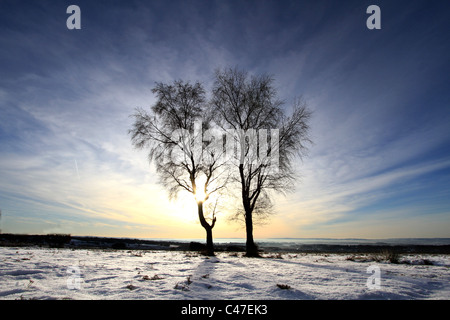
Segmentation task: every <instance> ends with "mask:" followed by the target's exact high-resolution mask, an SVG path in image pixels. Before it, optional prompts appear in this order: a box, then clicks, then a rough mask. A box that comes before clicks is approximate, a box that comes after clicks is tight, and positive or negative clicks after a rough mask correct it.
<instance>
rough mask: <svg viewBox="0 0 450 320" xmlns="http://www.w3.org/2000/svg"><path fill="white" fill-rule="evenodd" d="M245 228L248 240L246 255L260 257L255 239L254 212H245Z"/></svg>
mask: <svg viewBox="0 0 450 320" xmlns="http://www.w3.org/2000/svg"><path fill="white" fill-rule="evenodd" d="M245 230H246V232H247V242H246V246H245V247H246V254H245V255H246V256H247V257H259V254H258V247H257V246H256V244H255V242H254V241H253V220H252V213H251V212H246V214H245Z"/></svg>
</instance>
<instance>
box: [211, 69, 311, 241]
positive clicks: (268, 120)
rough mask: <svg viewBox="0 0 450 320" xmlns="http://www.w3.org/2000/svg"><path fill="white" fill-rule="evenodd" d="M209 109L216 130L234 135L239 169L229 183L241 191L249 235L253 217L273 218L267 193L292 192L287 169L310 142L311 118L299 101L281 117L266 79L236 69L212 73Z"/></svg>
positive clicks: (278, 103)
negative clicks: (268, 216) (237, 185)
mask: <svg viewBox="0 0 450 320" xmlns="http://www.w3.org/2000/svg"><path fill="white" fill-rule="evenodd" d="M211 103H212V106H213V109H214V111H213V112H214V114H215V115H216V116H215V121H216V123H217V125H218V126H220V127H221V128H222V129H224V130H227V131H228V132H230V129H231V131H234V132H235V134H234V135H231V137H232V139H234V141H235V142H236V143H237V145H238V148H239V149H240V150H239V151H240V152H238V153H237V154H236V156H235V158H236V160H238V161H239V166H238V168H237V169H236V170H235V173H234V178H233V179H232V180H233V181H235V182H238V184H239V186H240V191H241V196H242V204H243V208H244V210H243V211H241V213H242V214H244V215H245V221H246V224H247V233H248V232H249V231H251V230H252V228H251V226H250V228H249V226H248V224H249V223H250V224H251V223H252V214H256V215H259V214H262V215H266V214H267V213H269V212H272V208H273V205H272V202H271V197H270V192H272V191H274V192H281V193H285V192H287V191H290V190H292V189H293V187H294V185H295V170H294V168H293V166H292V163H293V160H294V158H295V157H299V158H302V156H304V155H305V154H306V151H307V145H308V143H310V142H311V140H310V139H309V136H308V131H309V124H308V122H309V119H310V117H311V112H310V111H309V110H308V108H307V106H306V104H305V103H304V101H303V100H302V99H298V100H297V101H295V103H294V106H293V108H292V109H293V110H292V114H291V115H289V116H286V115H285V112H284V109H283V104H284V103H283V102H282V101H281V100H280V99H278V98H277V92H276V89H275V87H274V85H273V78H272V77H271V76H269V75H259V76H249V75H248V73H246V72H245V71H240V70H238V69H225V70H218V71H216V78H215V82H214V86H213V98H212V102H211ZM267 132H269V134H266V133H267ZM228 138H229V136H227V139H228ZM274 168H275V169H276V170H274ZM247 237H248V235H247ZM248 240H249V238H247V241H248Z"/></svg>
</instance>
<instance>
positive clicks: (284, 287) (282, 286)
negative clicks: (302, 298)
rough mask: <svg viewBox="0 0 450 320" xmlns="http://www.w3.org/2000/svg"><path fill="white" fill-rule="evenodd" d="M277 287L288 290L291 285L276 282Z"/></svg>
mask: <svg viewBox="0 0 450 320" xmlns="http://www.w3.org/2000/svg"><path fill="white" fill-rule="evenodd" d="M277 287H278V288H280V289H282V290H289V289H291V286H289V285H287V284H279V283H277Z"/></svg>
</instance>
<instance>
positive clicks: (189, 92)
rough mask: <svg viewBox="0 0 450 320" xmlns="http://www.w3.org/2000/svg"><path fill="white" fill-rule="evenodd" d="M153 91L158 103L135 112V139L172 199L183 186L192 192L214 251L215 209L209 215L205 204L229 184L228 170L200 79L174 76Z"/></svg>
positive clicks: (211, 249) (132, 133) (207, 245)
mask: <svg viewBox="0 0 450 320" xmlns="http://www.w3.org/2000/svg"><path fill="white" fill-rule="evenodd" d="M152 92H153V93H155V94H156V96H157V102H156V103H155V105H153V107H152V108H151V113H148V112H146V111H144V110H143V109H140V108H138V109H136V112H135V113H134V114H133V115H132V116H133V117H134V119H135V121H134V124H133V127H132V129H131V130H129V133H130V134H131V140H132V143H133V145H134V146H135V147H136V148H138V149H143V148H146V149H148V150H149V160H150V161H151V162H154V164H155V166H156V171H157V173H158V176H159V182H160V183H161V185H162V186H163V187H164V188H165V189H166V190H167V191H168V193H169V198H170V199H173V198H176V196H177V195H178V193H179V192H180V191H184V192H188V193H190V194H192V195H193V198H194V199H195V201H196V203H197V209H198V217H199V221H200V224H201V225H202V227H203V228H204V229H205V231H206V248H207V254H208V255H213V254H214V245H213V236H212V229H213V228H214V226H215V223H216V210H215V209H214V210H213V212H212V217H211V218H210V219H208V218H207V215H206V216H205V214H204V209H205V208H204V203H205V202H206V201H207V200H208V199H209V198H210V197H211V196H212V195H215V194H217V193H218V192H219V191H220V190H222V189H223V188H225V185H226V180H227V179H226V176H227V170H226V168H225V166H226V164H225V163H224V162H223V161H220V158H221V153H222V148H220V147H215V146H216V144H217V143H216V141H215V139H214V136H213V135H211V134H209V135H208V134H207V133H208V132H209V131H210V130H212V128H211V127H210V123H211V114H210V113H209V112H208V108H207V105H206V103H205V100H206V99H205V91H204V89H203V87H202V85H201V84H200V83H198V82H197V83H195V84H193V85H192V84H190V83H189V82H183V81H175V82H174V83H173V84H170V85H168V84H163V83H157V84H156V86H155V88H154V89H153V90H152ZM208 220H209V222H208Z"/></svg>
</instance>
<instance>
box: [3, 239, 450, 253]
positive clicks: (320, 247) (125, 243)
mask: <svg viewBox="0 0 450 320" xmlns="http://www.w3.org/2000/svg"><path fill="white" fill-rule="evenodd" d="M0 246H15V247H24V246H41V247H50V248H74V249H128V250H133V249H136V250H176V251H204V250H206V246H205V244H203V243H199V242H177V241H169V240H143V239H130V238H107V237H93V236H87V237H83V236H71V235H70V234H47V235H27V234H0ZM215 250H216V251H227V252H243V251H245V246H244V245H243V244H238V243H222V244H216V245H215ZM259 250H260V251H261V252H292V253H380V252H386V251H389V252H394V253H399V254H400V253H402V254H405V253H417V254H418V253H428V254H433V253H434V254H450V245H388V244H386V245H380V244H376V245H375V244H374V245H371V244H367V245H365V244H364V245H363V244H349V245H342V244H303V245H295V246H293V247H289V248H287V247H278V246H276V245H274V244H270V245H268V244H261V245H260V246H259Z"/></svg>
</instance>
